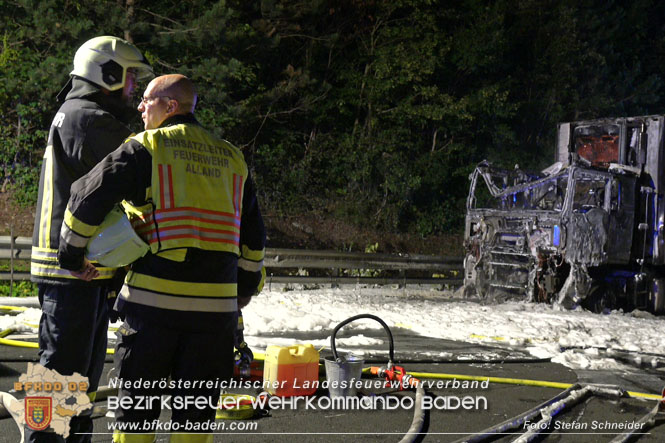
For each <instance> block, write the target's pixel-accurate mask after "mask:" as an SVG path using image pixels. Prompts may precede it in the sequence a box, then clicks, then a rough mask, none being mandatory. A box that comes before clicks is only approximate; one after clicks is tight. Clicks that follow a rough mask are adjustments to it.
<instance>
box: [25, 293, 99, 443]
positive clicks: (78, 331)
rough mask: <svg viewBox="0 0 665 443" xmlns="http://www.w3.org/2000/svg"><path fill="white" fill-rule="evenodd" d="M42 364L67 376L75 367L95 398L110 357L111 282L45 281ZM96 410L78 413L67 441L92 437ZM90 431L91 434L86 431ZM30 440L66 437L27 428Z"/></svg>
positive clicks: (40, 300)
mask: <svg viewBox="0 0 665 443" xmlns="http://www.w3.org/2000/svg"><path fill="white" fill-rule="evenodd" d="M38 288H39V303H40V304H41V307H42V316H41V319H40V321H39V363H40V364H41V365H43V366H45V367H46V368H49V369H53V370H55V371H58V373H60V374H61V375H72V374H74V373H75V372H78V373H79V374H81V375H83V376H85V377H88V386H89V387H88V395H90V396H91V397H92V398H93V399H94V395H95V393H96V392H97V387H98V386H99V379H100V377H101V374H102V370H103V369H104V358H105V356H106V344H107V331H108V323H109V320H108V318H109V313H108V305H107V294H108V290H109V289H108V287H106V286H83V285H81V286H74V285H72V286H58V285H45V284H39V285H38ZM91 415H92V409H90V410H88V411H86V412H84V413H83V414H81V415H78V416H75V417H72V419H71V421H70V432H69V436H68V437H67V440H66V441H67V442H89V441H91V437H92V436H91V435H90V434H89V433H91V432H92V431H93V425H92V418H91ZM85 433H87V434H85ZM25 441H26V442H63V441H65V440H64V439H63V438H62V436H60V435H57V434H55V433H53V432H34V431H32V430H31V429H29V428H27V427H26V433H25Z"/></svg>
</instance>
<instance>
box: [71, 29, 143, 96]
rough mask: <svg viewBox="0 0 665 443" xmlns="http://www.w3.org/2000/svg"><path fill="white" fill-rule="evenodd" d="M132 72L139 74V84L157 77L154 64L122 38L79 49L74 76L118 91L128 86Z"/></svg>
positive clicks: (108, 38) (103, 38) (92, 41)
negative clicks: (153, 68)
mask: <svg viewBox="0 0 665 443" xmlns="http://www.w3.org/2000/svg"><path fill="white" fill-rule="evenodd" d="M128 69H133V70H134V71H135V72H136V78H137V80H139V81H141V80H147V79H150V78H152V77H154V74H153V72H152V67H151V66H150V63H148V60H146V58H145V57H144V56H143V54H141V51H139V50H138V48H137V47H136V46H134V45H133V44H131V43H129V42H128V41H125V40H123V39H121V38H118V37H111V36H101V37H95V38H93V39H90V40H88V41H87V42H85V43H83V44H82V45H81V47H80V48H78V50H77V51H76V54H75V55H74V70H73V71H72V72H71V73H70V75H75V76H77V77H82V78H84V79H86V80H89V81H91V82H92V83H94V84H96V85H98V86H102V87H104V88H106V89H108V90H109V91H116V90H118V89H122V88H123V86H125V80H126V78H127V70H128Z"/></svg>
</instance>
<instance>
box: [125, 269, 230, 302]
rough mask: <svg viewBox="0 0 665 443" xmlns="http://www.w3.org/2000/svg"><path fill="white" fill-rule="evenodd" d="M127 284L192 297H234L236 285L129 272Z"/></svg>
mask: <svg viewBox="0 0 665 443" xmlns="http://www.w3.org/2000/svg"><path fill="white" fill-rule="evenodd" d="M126 282H127V284H128V285H130V286H133V287H136V288H142V289H147V290H149V291H156V292H163V293H166V294H173V295H183V296H194V297H220V298H221V297H235V296H236V295H237V294H238V292H237V284H236V283H196V282H189V281H178V280H168V279H165V278H159V277H153V276H151V275H146V274H139V273H138V272H130V273H129V275H127V280H126Z"/></svg>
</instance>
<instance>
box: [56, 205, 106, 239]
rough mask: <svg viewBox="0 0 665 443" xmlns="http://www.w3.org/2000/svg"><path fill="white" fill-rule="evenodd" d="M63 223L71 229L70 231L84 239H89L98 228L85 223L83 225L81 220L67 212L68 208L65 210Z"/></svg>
mask: <svg viewBox="0 0 665 443" xmlns="http://www.w3.org/2000/svg"><path fill="white" fill-rule="evenodd" d="M64 222H65V223H66V224H67V226H69V227H70V228H71V229H72V231H74V232H76V233H77V234H79V235H82V236H84V237H90V236H91V235H93V234H94V233H95V231H96V230H97V228H98V226H92V225H89V224H87V223H83V222H82V221H81V220H79V219H78V218H76V217H74V214H72V213H71V212H70V211H69V208H67V209H65V219H64Z"/></svg>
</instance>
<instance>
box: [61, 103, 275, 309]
mask: <svg viewBox="0 0 665 443" xmlns="http://www.w3.org/2000/svg"><path fill="white" fill-rule="evenodd" d="M166 135H168V136H169V137H168V138H167V137H166ZM171 136H173V138H174V139H176V140H185V141H186V142H187V143H186V145H187V148H185V147H184V146H185V144H183V145H182V146H180V143H181V142H178V146H174V145H173V143H171V140H172V138H171ZM182 137H185V138H182ZM190 139H191V141H192V144H191V146H192V150H193V149H196V150H197V152H200V151H202V150H204V149H212V148H207V147H204V146H202V145H195V144H194V142H196V143H203V141H202V140H206V146H222V147H224V149H225V150H227V151H224V152H228V153H229V154H231V155H232V156H227V155H226V154H224V153H222V154H216V157H215V158H216V159H215V160H214V161H213V160H209V157H207V160H205V161H209V162H210V168H211V171H212V174H208V175H202V174H192V175H195V177H194V178H193V179H196V180H199V179H202V181H203V182H204V183H203V184H198V185H197V184H196V182H195V181H193V179H192V180H190V178H188V177H187V174H189V172H188V170H187V167H188V165H189V166H190V167H194V166H195V165H191V164H192V163H198V162H197V161H195V160H194V157H192V156H189V157H187V156H186V154H187V153H188V152H190V148H189V146H190V143H189V140H190ZM166 140H168V141H166ZM208 140H209V141H208ZM144 143H145V144H144ZM182 143H184V142H182ZM176 152H177V153H176ZM181 152H182V156H183V157H185V158H183V159H182V161H180V160H179V158H180V156H181ZM155 153H158V154H157V155H156V154H155ZM206 155H207V154H206ZM176 156H177V157H178V158H177V159H176V158H175V157H176ZM173 159H175V160H176V161H172V160H173ZM224 159H227V160H228V167H227V166H226V163H227V162H222V160H224ZM197 160H199V158H197ZM213 162H214V164H213ZM160 164H161V165H166V166H168V165H170V166H171V179H170V180H169V181H166V180H164V174H163V172H162V179H161V181H160V178H159V169H160V168H159V165H160ZM183 168H184V169H183ZM162 171H164V169H162ZM166 171H167V177H168V168H166ZM198 171H200V170H198ZM218 172H219V173H218ZM183 174H184V175H183ZM234 175H235V177H234ZM222 177H226V178H225V179H224V180H221V178H222ZM240 178H241V179H240ZM218 179H220V180H218ZM194 186H198V187H196V188H195V187H194ZM199 189H201V191H199ZM167 193H168V198H167V197H166V195H167ZM162 195H164V196H163V197H162ZM185 198H186V199H185ZM123 200H124V201H123ZM119 202H122V204H123V207H124V208H125V211H126V212H127V214H128V216H129V218H130V220H132V221H133V224H134V226H135V228H138V231H139V232H140V233H141V234H142V235H144V238H146V239H154V240H155V241H152V242H151V243H150V245H151V252H149V253H148V254H147V255H146V256H144V257H143V258H140V259H139V260H137V261H136V262H134V263H133V264H132V265H131V269H130V271H129V272H128V274H127V277H126V278H125V285H124V286H123V288H122V290H121V291H120V294H119V300H118V305H119V306H127V305H141V306H144V307H151V308H158V309H166V310H170V311H190V312H200V313H202V312H211V313H212V312H218V313H221V312H234V311H235V310H236V309H237V301H236V296H237V295H241V296H249V295H253V294H256V293H257V290H258V288H259V287H260V285H261V282H262V281H261V277H262V275H263V272H264V271H263V257H264V253H265V228H264V225H263V219H262V217H261V213H260V211H259V207H258V203H257V200H256V193H255V190H254V185H253V181H252V180H251V176H250V175H249V173H248V170H247V166H246V164H245V162H244V158H243V157H242V154H241V153H240V151H238V150H237V149H236V148H234V147H232V145H230V144H228V142H223V141H219V140H218V139H215V138H214V137H213V136H212V135H209V134H208V133H206V132H205V130H204V129H203V128H201V127H200V125H199V124H198V123H197V122H196V119H195V118H194V116H193V115H187V116H176V117H172V118H171V119H169V120H167V121H166V122H165V123H164V124H163V125H162V127H160V128H158V129H155V130H150V131H146V132H145V133H141V134H139V135H138V136H136V137H132V138H130V139H128V140H127V142H125V143H124V144H122V145H121V146H120V147H119V148H118V149H117V150H116V151H114V152H113V153H111V154H110V155H109V156H108V157H107V158H105V159H104V160H103V161H102V162H100V164H99V165H98V166H97V167H95V168H94V169H93V170H92V171H90V173H89V174H87V175H86V176H84V177H83V178H81V179H80V180H78V181H77V182H76V183H74V185H73V186H72V196H71V198H70V201H69V205H68V214H67V217H68V220H69V222H68V223H67V224H66V225H67V226H68V227H69V228H70V229H71V230H72V231H74V233H73V234H67V235H66V236H67V237H68V238H69V239H70V241H73V243H66V242H62V244H61V245H60V251H59V257H58V258H59V260H60V263H61V264H63V263H65V264H67V263H75V262H76V259H77V256H78V254H82V250H81V249H80V248H77V247H76V245H75V243H76V242H78V240H79V239H78V238H77V236H82V237H85V236H86V235H87V234H86V232H87V231H89V230H91V229H92V228H93V227H95V226H98V225H99V224H100V223H101V221H102V220H103V218H104V216H105V215H106V213H108V211H109V210H110V208H112V206H113V205H115V204H117V203H119ZM162 202H165V204H162ZM169 205H170V206H171V207H164V206H169ZM69 213H71V216H70V215H69ZM229 214H230V216H229ZM155 220H156V223H155ZM153 231H154V232H153ZM173 233H177V235H172V234H173ZM74 234H75V235H74ZM225 236H228V238H227V237H225ZM229 238H230V240H231V241H230V242H226V241H224V242H221V241H218V240H219V239H225V240H226V239H229ZM194 245H195V246H194Z"/></svg>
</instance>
